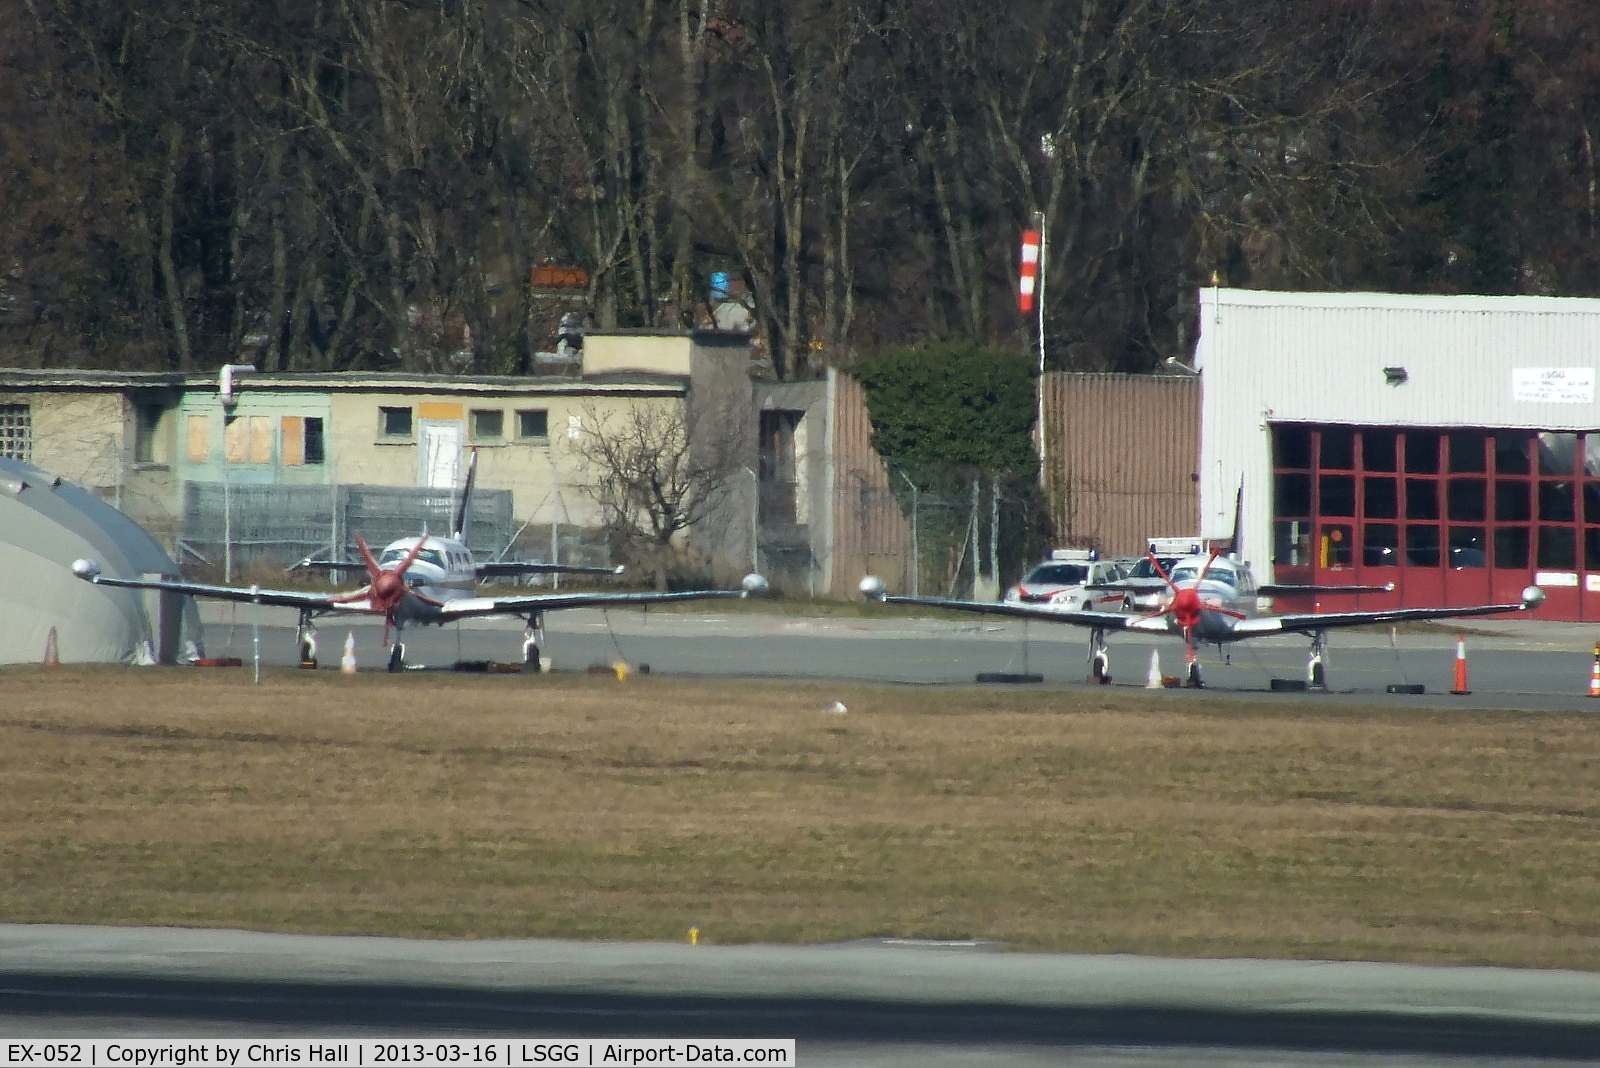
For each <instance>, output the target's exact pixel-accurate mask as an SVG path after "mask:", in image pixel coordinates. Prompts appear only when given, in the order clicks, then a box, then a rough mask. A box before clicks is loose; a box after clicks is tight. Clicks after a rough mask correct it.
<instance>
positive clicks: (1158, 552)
mask: <svg viewBox="0 0 1600 1068" xmlns="http://www.w3.org/2000/svg"><path fill="white" fill-rule="evenodd" d="M1148 544H1149V554H1148V555H1146V556H1143V557H1141V558H1140V559H1139V562H1138V563H1137V564H1135V565H1134V566H1133V570H1132V571H1129V572H1128V574H1127V575H1126V576H1125V577H1124V581H1123V582H1122V585H1123V586H1125V587H1126V588H1127V593H1125V594H1123V597H1122V607H1123V608H1125V609H1127V610H1128V611H1130V612H1158V611H1160V610H1161V609H1162V608H1163V607H1164V606H1165V605H1166V603H1167V600H1168V599H1169V598H1170V597H1171V596H1172V587H1170V586H1169V585H1167V582H1166V580H1165V579H1163V578H1162V577H1161V576H1162V574H1163V573H1165V574H1166V576H1167V578H1171V577H1172V567H1173V565H1174V564H1176V563H1177V562H1178V561H1179V560H1182V559H1183V558H1184V557H1185V556H1198V555H1199V554H1200V552H1201V551H1202V549H1201V547H1202V542H1201V540H1200V539H1199V538H1151V539H1150V541H1149V543H1148ZM1152 556H1153V557H1155V562H1154V563H1152V562H1151V560H1150V557H1152ZM1156 564H1160V565H1161V570H1160V571H1157V570H1156Z"/></svg>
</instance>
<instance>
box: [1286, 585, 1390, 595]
mask: <svg viewBox="0 0 1600 1068" xmlns="http://www.w3.org/2000/svg"><path fill="white" fill-rule="evenodd" d="M1393 592H1394V583H1392V582H1386V583H1384V584H1383V585H1382V586H1328V585H1321V586H1319V585H1315V584H1311V583H1302V584H1300V585H1294V584H1292V583H1290V584H1287V585H1285V584H1280V583H1276V582H1268V583H1266V584H1265V585H1262V586H1257V587H1256V595H1257V596H1259V597H1279V596H1282V595H1283V594H1286V593H1393Z"/></svg>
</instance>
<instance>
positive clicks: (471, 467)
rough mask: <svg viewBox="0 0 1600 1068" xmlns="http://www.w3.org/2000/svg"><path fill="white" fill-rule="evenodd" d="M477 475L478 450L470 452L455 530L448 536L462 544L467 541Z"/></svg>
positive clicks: (457, 507)
mask: <svg viewBox="0 0 1600 1068" xmlns="http://www.w3.org/2000/svg"><path fill="white" fill-rule="evenodd" d="M477 474H478V450H477V449H476V448H474V449H473V450H472V458H471V459H469V460H468V461H467V479H466V481H465V482H463V483H462V484H461V503H460V504H458V505H456V521H455V530H453V531H451V533H450V536H451V537H453V538H455V539H456V540H457V541H459V542H461V543H462V544H466V540H467V522H468V521H469V520H470V519H471V518H472V483H473V480H474V479H475V478H476V477H477Z"/></svg>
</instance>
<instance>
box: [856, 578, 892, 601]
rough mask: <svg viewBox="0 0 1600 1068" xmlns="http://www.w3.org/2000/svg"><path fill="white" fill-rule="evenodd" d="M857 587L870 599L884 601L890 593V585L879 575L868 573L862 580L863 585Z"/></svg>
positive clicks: (862, 594)
mask: <svg viewBox="0 0 1600 1068" xmlns="http://www.w3.org/2000/svg"><path fill="white" fill-rule="evenodd" d="M857 588H858V589H860V591H861V596H863V597H865V598H866V599H867V600H869V601H882V600H883V599H884V598H885V597H887V596H888V595H889V587H888V586H887V585H885V584H884V581H883V579H881V578H879V577H878V576H877V575H868V576H867V577H866V578H864V579H862V580H861V585H860V586H859V587H857Z"/></svg>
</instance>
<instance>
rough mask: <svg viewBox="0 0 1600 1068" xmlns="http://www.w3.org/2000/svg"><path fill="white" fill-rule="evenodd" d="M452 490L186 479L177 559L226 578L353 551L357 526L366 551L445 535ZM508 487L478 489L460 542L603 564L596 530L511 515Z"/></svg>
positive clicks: (479, 553) (487, 552)
mask: <svg viewBox="0 0 1600 1068" xmlns="http://www.w3.org/2000/svg"><path fill="white" fill-rule="evenodd" d="M460 499H461V496H460V493H459V492H458V491H455V490H441V489H427V488H416V487H407V486H364V485H347V486H290V485H239V484H235V483H224V482H186V483H185V484H184V493H183V528H182V534H181V536H180V537H179V539H178V556H179V563H180V565H181V566H182V567H183V568H184V569H185V571H188V572H198V573H203V574H206V575H208V576H210V577H215V578H220V579H222V580H223V581H226V582H232V581H234V580H235V579H236V578H237V577H238V576H240V575H243V574H248V573H252V572H260V571H262V570H273V571H281V570H283V569H285V568H288V567H290V566H291V565H293V564H295V563H296V562H298V561H301V560H305V559H307V558H311V559H317V560H357V559H360V552H359V550H358V548H357V546H356V540H355V536H356V534H357V533H360V534H361V536H362V537H363V538H364V539H365V540H366V542H367V544H368V545H369V546H370V547H371V548H372V549H373V551H374V552H376V551H378V550H379V549H381V548H382V547H383V546H384V545H385V544H387V543H389V542H391V541H394V540H396V539H399V538H407V537H415V536H417V535H418V534H424V533H426V534H434V535H441V536H443V535H448V534H450V533H452V532H453V530H454V527H455V513H456V508H457V507H458V505H459V503H460ZM511 507H512V495H511V491H510V490H489V489H477V490H474V491H473V494H472V511H471V515H470V516H469V517H468V522H467V545H468V547H469V548H470V549H471V550H472V552H473V555H474V556H476V557H477V558H478V559H479V560H529V561H536V562H541V563H561V564H581V565H604V566H609V562H610V559H609V558H610V554H609V552H608V549H607V545H606V540H605V537H604V535H603V533H602V532H600V531H598V530H595V529H592V528H583V527H578V526H574V525H569V524H560V523H544V524H532V523H524V524H522V525H520V526H518V525H517V524H516V523H515V522H514V521H513V518H512V513H511Z"/></svg>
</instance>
